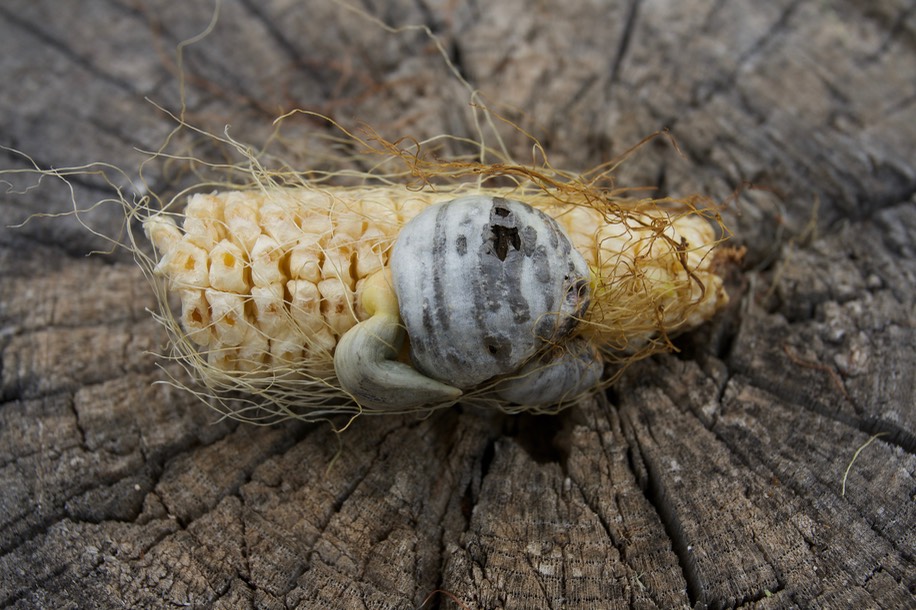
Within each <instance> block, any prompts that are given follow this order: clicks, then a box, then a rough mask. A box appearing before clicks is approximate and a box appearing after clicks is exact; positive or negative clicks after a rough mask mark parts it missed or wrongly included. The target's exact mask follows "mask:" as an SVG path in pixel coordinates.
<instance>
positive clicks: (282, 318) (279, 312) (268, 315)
mask: <svg viewBox="0 0 916 610" xmlns="http://www.w3.org/2000/svg"><path fill="white" fill-rule="evenodd" d="M251 302H252V305H253V309H254V322H255V323H256V324H257V326H258V328H259V329H260V330H261V332H262V333H264V334H265V335H267V336H268V337H276V336H280V335H284V334H287V333H289V332H290V328H291V327H292V324H293V321H292V318H291V317H290V314H289V312H288V311H287V309H286V304H285V302H284V291H283V284H270V285H268V286H255V287H253V288H252V289H251Z"/></svg>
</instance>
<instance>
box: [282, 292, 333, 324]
mask: <svg viewBox="0 0 916 610" xmlns="http://www.w3.org/2000/svg"><path fill="white" fill-rule="evenodd" d="M286 286H287V290H288V291H289V294H290V304H289V311H290V315H291V316H292V319H293V320H294V321H295V322H296V324H297V325H298V326H299V330H300V331H301V332H302V333H303V334H304V335H310V334H312V333H317V332H318V331H320V330H321V329H322V328H325V326H326V325H325V321H324V318H323V317H322V316H321V293H319V292H318V286H316V285H315V284H313V283H312V282H309V281H306V280H290V281H289V282H287V284H286Z"/></svg>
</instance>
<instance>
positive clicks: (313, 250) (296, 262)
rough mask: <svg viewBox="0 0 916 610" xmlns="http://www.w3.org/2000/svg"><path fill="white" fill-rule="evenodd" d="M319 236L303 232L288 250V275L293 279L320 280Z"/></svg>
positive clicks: (320, 255)
mask: <svg viewBox="0 0 916 610" xmlns="http://www.w3.org/2000/svg"><path fill="white" fill-rule="evenodd" d="M321 257H322V254H321V236H320V235H318V234H316V233H303V234H302V236H301V237H300V238H299V243H297V244H296V245H295V246H293V248H292V250H290V252H289V275H290V278H292V279H294V280H308V281H310V282H318V281H320V280H321Z"/></svg>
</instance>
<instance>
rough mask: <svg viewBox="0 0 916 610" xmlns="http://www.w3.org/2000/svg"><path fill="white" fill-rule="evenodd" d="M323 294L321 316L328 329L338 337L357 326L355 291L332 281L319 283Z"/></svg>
mask: <svg viewBox="0 0 916 610" xmlns="http://www.w3.org/2000/svg"><path fill="white" fill-rule="evenodd" d="M318 292H320V293H321V298H322V301H321V314H322V315H323V316H324V319H325V322H327V325H328V327H330V329H331V330H332V331H333V332H334V334H335V335H336V336H338V337H340V336H341V335H343V334H344V333H345V332H347V331H348V330H350V328H352V327H353V325H354V324H356V322H357V320H356V316H355V313H354V310H353V291H352V290H351V289H350V287H349V286H348V285H346V284H344V283H343V282H341V281H340V280H337V279H330V280H322V281H320V282H318Z"/></svg>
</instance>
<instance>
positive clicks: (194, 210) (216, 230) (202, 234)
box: [182, 193, 226, 251]
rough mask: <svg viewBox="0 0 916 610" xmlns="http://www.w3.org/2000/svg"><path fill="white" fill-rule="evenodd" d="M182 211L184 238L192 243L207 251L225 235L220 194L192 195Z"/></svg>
mask: <svg viewBox="0 0 916 610" xmlns="http://www.w3.org/2000/svg"><path fill="white" fill-rule="evenodd" d="M184 213H185V217H184V222H183V223H182V228H183V229H184V232H185V239H187V240H188V241H189V242H191V243H193V244H194V245H196V246H198V247H200V248H203V249H204V250H207V251H209V250H211V249H212V248H213V246H215V245H216V244H217V243H218V242H219V241H220V240H222V239H224V238H225V237H226V225H225V222H224V219H223V198H222V197H221V196H219V195H215V194H200V193H199V194H197V195H192V196H191V197H190V199H188V205H187V207H186V209H185V212H184Z"/></svg>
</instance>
